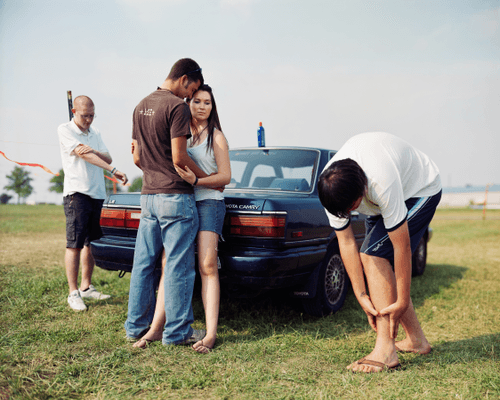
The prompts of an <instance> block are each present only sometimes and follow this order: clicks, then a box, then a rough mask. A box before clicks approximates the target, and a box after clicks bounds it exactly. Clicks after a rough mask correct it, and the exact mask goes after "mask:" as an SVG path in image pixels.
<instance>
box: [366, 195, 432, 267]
mask: <svg viewBox="0 0 500 400" xmlns="http://www.w3.org/2000/svg"><path fill="white" fill-rule="evenodd" d="M439 200H441V192H439V193H438V194H436V195H434V196H430V197H418V198H411V199H408V200H406V201H405V204H406V208H407V209H408V214H407V215H406V220H405V221H407V222H408V230H409V232H410V243H411V252H412V253H413V252H414V251H415V249H416V248H417V246H418V243H419V242H420V239H422V237H423V236H424V234H425V231H426V230H427V228H428V227H429V224H430V223H431V221H432V217H433V216H434V212H435V211H436V207H437V206H438V204H439ZM403 223H404V221H402V224H403ZM365 228H366V237H365V241H364V242H363V245H362V246H361V249H360V252H361V253H365V254H367V255H370V256H376V257H381V258H385V259H387V260H389V261H390V262H391V263H392V262H394V248H393V247H392V242H391V240H390V239H389V235H388V233H387V229H385V226H384V220H383V219H382V216H380V215H376V216H370V217H367V218H366V220H365Z"/></svg>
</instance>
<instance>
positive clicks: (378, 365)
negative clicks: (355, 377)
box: [347, 351, 401, 373]
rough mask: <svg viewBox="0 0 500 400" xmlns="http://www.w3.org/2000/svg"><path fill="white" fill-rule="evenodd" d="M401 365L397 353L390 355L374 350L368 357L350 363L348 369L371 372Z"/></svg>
mask: <svg viewBox="0 0 500 400" xmlns="http://www.w3.org/2000/svg"><path fill="white" fill-rule="evenodd" d="M400 366H401V364H399V359H398V356H397V354H396V353H393V354H390V355H389V356H383V355H379V354H377V353H376V352H375V351H373V352H371V353H370V354H369V355H367V356H366V357H363V358H361V359H360V360H358V361H354V362H353V363H352V364H350V365H348V366H347V369H350V370H351V371H353V372H364V373H370V372H382V371H386V370H391V369H396V368H398V367H400Z"/></svg>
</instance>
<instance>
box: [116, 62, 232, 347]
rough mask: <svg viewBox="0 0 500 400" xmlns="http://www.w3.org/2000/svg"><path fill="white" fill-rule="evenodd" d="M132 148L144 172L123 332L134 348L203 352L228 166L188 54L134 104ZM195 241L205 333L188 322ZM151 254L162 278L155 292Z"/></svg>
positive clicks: (211, 335) (213, 309) (212, 311)
mask: <svg viewBox="0 0 500 400" xmlns="http://www.w3.org/2000/svg"><path fill="white" fill-rule="evenodd" d="M184 99H188V101H187V102H185V101H184ZM132 153H133V159H134V163H135V164H136V165H137V166H138V167H139V168H141V169H142V171H143V174H144V175H143V186H142V192H141V220H140V224H139V230H138V232H137V241H136V245H135V253H134V264H133V269H132V275H131V278H130V293H129V304H128V316H127V320H126V322H125V331H126V336H127V338H128V339H130V340H132V341H136V342H135V344H134V346H135V347H140V348H143V347H146V346H147V345H148V343H150V342H152V341H159V340H161V341H162V343H163V344H165V345H185V344H190V345H192V346H193V349H195V350H196V351H198V352H200V353H207V352H209V351H210V349H212V348H213V346H214V345H215V340H216V334H217V322H218V314H219V298H220V287H219V275H218V269H217V268H218V267H217V264H218V263H217V244H218V240H219V235H221V233H222V225H223V221H224V215H225V205H224V197H223V194H222V190H223V187H224V186H225V185H227V184H228V183H229V182H230V180H231V168H230V163H229V152H228V145H227V141H226V138H225V137H224V134H223V133H222V131H221V126H220V123H219V118H218V114H217V108H216V105H215V100H214V96H213V93H212V89H211V88H210V86H208V85H204V79H203V75H202V70H201V68H200V67H199V65H198V64H197V63H196V62H195V61H194V60H192V59H189V58H184V59H181V60H179V61H177V62H176V63H175V64H174V66H173V67H172V69H171V71H170V73H169V75H168V77H167V79H166V80H165V81H164V82H163V83H162V84H161V86H159V87H158V88H157V90H156V91H154V92H153V93H151V94H150V95H148V96H147V97H145V98H144V99H143V100H142V101H141V102H140V103H139V104H138V105H137V107H136V108H135V111H134V116H133V132H132ZM195 239H196V240H197V249H198V261H199V262H198V264H199V269H200V275H201V281H202V300H203V305H204V308H205V316H206V326H207V330H206V331H205V330H194V329H193V328H192V327H191V324H192V323H193V321H194V316H193V309H192V303H191V301H192V294H193V287H194V280H195V270H194V264H195V263H194V256H195V255H194V243H195ZM159 257H162V277H161V280H160V283H159V286H158V294H157V296H155V292H156V287H155V286H156V285H155V276H156V274H155V265H156V263H157V260H158V259H159Z"/></svg>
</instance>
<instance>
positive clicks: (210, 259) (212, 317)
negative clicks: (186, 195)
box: [193, 231, 220, 353]
mask: <svg viewBox="0 0 500 400" xmlns="http://www.w3.org/2000/svg"><path fill="white" fill-rule="evenodd" d="M197 239H198V266H199V269H200V276H201V298H202V300H203V307H204V308H205V322H206V325H207V335H206V336H205V337H204V338H203V340H200V341H198V342H196V343H195V344H194V345H193V349H195V350H196V351H197V352H199V353H208V352H209V351H210V349H212V348H213V347H214V345H215V339H216V337H217V324H218V320H219V303H220V284H219V270H218V265H217V244H218V242H219V235H218V234H217V233H215V232H210V231H200V232H198V238H197Z"/></svg>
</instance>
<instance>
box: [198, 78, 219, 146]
mask: <svg viewBox="0 0 500 400" xmlns="http://www.w3.org/2000/svg"><path fill="white" fill-rule="evenodd" d="M199 91H203V92H207V93H209V94H210V99H211V101H212V111H210V115H209V116H208V119H207V121H208V125H207V152H208V150H210V151H211V152H213V151H214V129H215V128H217V129H218V130H219V131H221V132H222V128H221V126H220V121H219V114H218V113H217V105H216V104H215V98H214V94H213V92H212V88H211V87H210V86H208V85H201V86H200V87H199V88H198V90H197V91H196V92H195V93H197V92H199ZM193 97H194V94H193Z"/></svg>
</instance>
